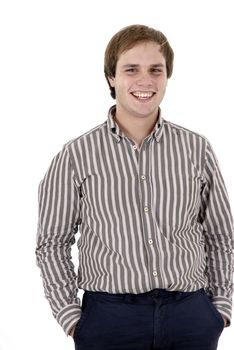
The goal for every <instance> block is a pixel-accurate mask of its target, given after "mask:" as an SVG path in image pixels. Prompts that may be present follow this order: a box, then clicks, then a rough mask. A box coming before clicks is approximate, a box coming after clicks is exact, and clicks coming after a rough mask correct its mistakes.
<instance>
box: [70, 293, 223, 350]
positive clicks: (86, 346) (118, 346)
mask: <svg viewBox="0 0 234 350" xmlns="http://www.w3.org/2000/svg"><path fill="white" fill-rule="evenodd" d="M223 328H224V321H223V318H222V316H221V314H220V313H219V312H218V311H217V309H216V308H215V307H214V305H213V304H212V302H211V300H210V298H209V297H208V295H207V294H206V292H205V291H204V289H200V290H198V291H196V292H169V291H165V290H163V289H154V290H152V291H150V292H146V293H141V294H109V293H105V292H89V291H85V292H84V295H83V302H82V315H81V318H80V320H79V322H78V323H77V326H76V329H75V333H74V341H75V349H76V350H154V349H155V350H193V349H196V350H215V349H217V344H218V340H219V337H220V334H221V333H222V331H223Z"/></svg>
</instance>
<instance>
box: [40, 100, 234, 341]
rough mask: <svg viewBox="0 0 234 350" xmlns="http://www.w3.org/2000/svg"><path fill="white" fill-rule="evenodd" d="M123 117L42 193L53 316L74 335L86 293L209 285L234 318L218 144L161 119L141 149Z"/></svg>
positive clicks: (56, 172)
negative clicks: (73, 255) (74, 250)
mask: <svg viewBox="0 0 234 350" xmlns="http://www.w3.org/2000/svg"><path fill="white" fill-rule="evenodd" d="M114 113H115V107H112V108H111V110H110V112H109V116H108V119H107V120H106V121H105V122H104V123H103V124H101V125H99V126H97V127H95V128H93V129H92V130H90V131H89V132H87V133H85V134H83V135H81V136H80V137H78V138H77V139H75V140H72V141H70V142H69V143H67V144H66V145H65V146H64V147H63V149H62V151H61V152H59V154H58V155H57V156H56V157H55V158H54V159H53V161H52V163H51V165H50V167H49V169H48V171H47V173H46V175H45V177H44V179H43V180H42V181H41V183H40V186H39V222H38V235H37V249H36V256H37V264H38V266H39V267H40V269H41V275H42V278H43V284H44V288H45V295H46V298H47V299H48V301H49V302H50V305H51V308H52V312H53V314H54V316H55V317H56V318H57V320H58V322H59V323H60V324H61V326H62V327H63V328H64V330H65V332H66V333H67V334H68V332H69V329H70V328H71V327H72V326H73V325H74V324H75V323H76V322H77V320H78V319H79V317H80V313H81V307H80V299H79V298H78V297H77V291H78V288H81V289H83V290H91V291H105V292H109V293H135V294H136V293H143V292H146V291H149V290H151V289H154V288H165V289H167V290H169V291H174V290H181V291H195V290H197V289H199V288H202V287H204V288H208V289H209V290H210V292H211V293H212V294H213V302H214V304H215V306H216V307H217V309H218V310H219V311H220V312H221V313H222V314H223V315H224V316H226V317H227V318H228V319H230V317H231V305H232V276H233V275H232V274H233V247H234V239H233V220H232V214H231V209H230V205H229V201H228V195H227V191H226V188H225V184H224V181H223V178H222V175H221V172H220V169H219V165H218V162H217V159H216V157H215V154H214V151H213V150H212V147H211V145H210V143H209V142H208V140H207V139H206V138H205V137H203V136H201V135H199V134H197V133H194V132H192V131H190V130H188V129H185V128H183V127H180V126H178V125H175V124H173V123H171V122H168V121H166V120H165V119H163V118H162V116H161V113H160V115H159V118H158V121H157V123H156V125H155V127H154V129H153V131H152V132H151V133H150V134H149V135H148V136H147V137H146V138H145V139H144V141H143V142H142V144H141V146H140V147H136V145H135V143H134V141H133V140H131V139H130V138H128V137H127V136H125V135H124V133H123V131H122V130H121V129H120V128H119V126H118V124H117V123H116V122H115V120H114ZM77 231H79V237H78V240H77V246H78V253H79V267H78V272H77V274H76V273H75V271H74V266H73V263H72V259H71V246H72V244H74V242H75V234H76V232H77Z"/></svg>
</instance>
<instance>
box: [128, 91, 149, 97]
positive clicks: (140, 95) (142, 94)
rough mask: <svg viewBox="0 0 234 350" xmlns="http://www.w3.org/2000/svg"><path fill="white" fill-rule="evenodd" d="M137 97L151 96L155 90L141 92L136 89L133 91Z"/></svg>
mask: <svg viewBox="0 0 234 350" xmlns="http://www.w3.org/2000/svg"><path fill="white" fill-rule="evenodd" d="M132 94H133V95H134V96H135V97H137V98H143V99H144V98H145V99H146V98H150V97H152V96H153V92H140V91H136V92H133V93H132Z"/></svg>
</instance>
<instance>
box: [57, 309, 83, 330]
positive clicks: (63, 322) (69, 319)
mask: <svg viewBox="0 0 234 350" xmlns="http://www.w3.org/2000/svg"><path fill="white" fill-rule="evenodd" d="M80 316H81V307H80V306H79V304H69V305H67V306H65V307H64V308H63V309H62V310H60V311H59V313H58V314H57V316H56V320H57V321H58V323H59V324H60V326H61V327H62V328H63V330H64V332H65V333H66V335H69V332H70V330H71V329H72V328H73V327H74V326H75V325H76V323H77V322H78V320H79V319H80Z"/></svg>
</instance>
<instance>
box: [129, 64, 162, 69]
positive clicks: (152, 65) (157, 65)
mask: <svg viewBox="0 0 234 350" xmlns="http://www.w3.org/2000/svg"><path fill="white" fill-rule="evenodd" d="M139 66H140V64H130V63H128V64H124V65H123V66H122V68H129V67H133V68H135V67H139ZM150 67H152V68H158V67H165V64H163V63H156V64H151V65H150Z"/></svg>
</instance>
